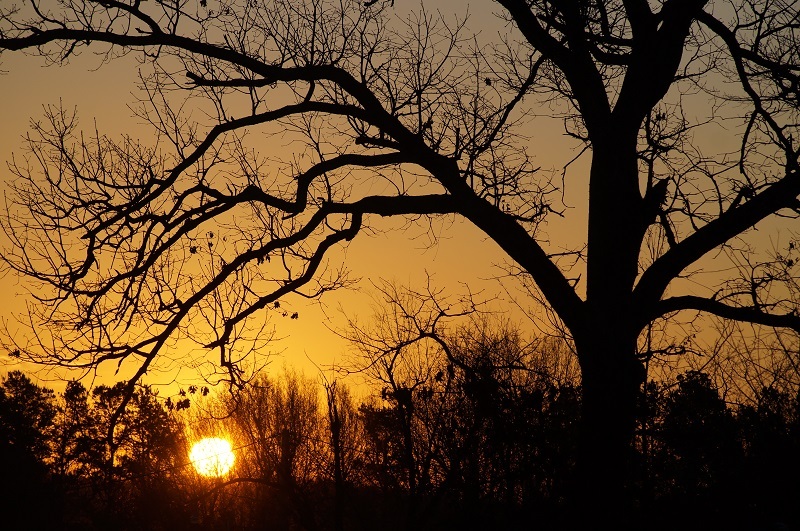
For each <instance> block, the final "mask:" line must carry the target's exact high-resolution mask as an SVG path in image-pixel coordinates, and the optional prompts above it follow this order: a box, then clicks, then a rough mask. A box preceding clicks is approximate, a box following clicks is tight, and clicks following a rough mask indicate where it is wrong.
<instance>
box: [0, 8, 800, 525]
mask: <svg viewBox="0 0 800 531" xmlns="http://www.w3.org/2000/svg"><path fill="white" fill-rule="evenodd" d="M391 4H392V3H390V2H383V1H380V2H364V3H362V2H356V1H353V0H342V1H341V2H336V1H332V0H309V1H307V2H289V1H287V0H278V1H257V2H253V1H252V0H220V1H212V2H209V1H207V0H197V1H195V0H154V1H150V2H142V1H141V0H65V1H63V2H59V3H58V7H52V6H51V5H50V4H48V3H46V2H39V1H37V0H31V1H29V2H24V3H23V2H20V3H19V4H14V5H12V6H11V7H8V6H5V7H3V8H2V11H1V12H0V49H3V50H27V51H29V52H33V53H38V54H42V55H44V56H46V57H47V58H48V59H50V60H52V61H54V62H63V61H66V60H68V59H69V58H70V56H71V55H73V54H74V53H76V52H78V51H79V50H80V49H82V48H84V47H87V46H88V47H92V49H94V50H98V51H100V52H105V54H106V55H105V59H107V60H109V61H111V60H114V59H115V57H117V56H118V55H120V54H129V53H134V52H138V53H140V55H139V57H140V58H141V60H142V65H143V70H142V71H143V74H142V83H141V85H142V86H141V90H140V94H141V102H140V103H141V105H140V106H139V107H137V109H138V112H139V114H140V116H142V117H143V118H145V119H146V120H148V121H149V122H150V123H151V124H153V126H154V127H155V131H156V133H157V138H156V140H155V143H154V145H153V146H144V145H141V144H140V143H138V142H137V141H136V140H134V139H131V138H124V139H122V140H119V141H114V140H112V139H110V138H108V137H105V136H103V135H100V134H99V133H98V134H93V135H88V136H82V135H80V134H78V132H77V128H76V127H77V125H76V122H75V120H74V117H73V116H72V115H71V114H70V113H68V112H64V111H63V110H61V109H53V110H52V111H51V112H50V114H49V115H48V120H46V121H45V122H44V123H43V124H42V125H35V126H34V131H32V133H31V135H30V141H29V144H28V149H29V151H28V154H27V156H25V157H22V158H20V159H17V160H16V161H14V162H12V164H11V169H12V173H13V174H14V175H15V179H14V180H13V182H12V185H11V187H12V191H11V194H10V196H9V197H10V202H11V204H10V206H9V209H8V215H7V216H6V220H5V223H4V227H5V230H6V233H7V234H8V236H9V237H10V238H11V240H12V242H13V243H14V244H15V246H14V248H13V249H11V250H8V251H6V252H4V259H5V262H6V264H7V266H8V267H10V268H12V269H13V270H15V271H17V272H19V273H22V274H24V275H27V276H29V277H32V278H33V279H35V280H38V281H39V282H40V283H41V284H42V285H43V286H44V287H46V288H49V291H41V292H38V293H42V294H43V295H41V302H42V303H43V304H42V305H41V306H38V307H36V308H33V309H32V310H31V311H32V315H31V319H32V321H33V323H34V324H35V326H36V327H37V328H36V330H37V332H38V333H39V334H40V335H39V336H38V341H34V342H33V344H32V345H30V346H29V347H27V348H20V349H19V351H18V353H19V354H20V355H26V356H31V357H33V358H34V359H38V360H39V361H44V362H54V361H55V362H57V363H69V364H76V365H81V366H93V365H96V364H97V363H100V362H103V361H105V360H115V361H120V360H123V359H128V358H135V359H137V360H139V362H140V369H139V370H138V372H137V374H136V378H138V377H140V376H141V375H142V374H144V373H145V372H146V371H147V370H148V368H149V367H150V366H151V365H152V364H153V363H154V361H155V360H156V359H157V358H159V357H160V356H163V355H164V350H165V346H166V345H168V343H169V341H171V340H174V339H175V338H176V337H179V336H181V335H192V336H193V337H195V338H197V339H198V340H200V342H201V344H202V345H205V346H207V347H208V348H214V349H218V350H219V352H220V364H221V366H223V367H226V368H228V370H230V371H235V366H236V363H235V362H236V360H237V357H238V356H240V355H241V354H242V352H240V351H237V350H235V348H234V347H233V345H235V344H236V343H235V342H233V340H234V339H236V338H237V337H239V336H241V335H243V334H244V335H246V334H247V332H248V330H250V331H251V332H252V331H253V330H252V329H250V327H253V326H255V327H256V331H257V330H258V328H259V327H260V326H261V323H263V317H259V316H263V314H264V313H265V312H267V313H268V312H270V311H276V310H277V311H279V312H284V311H287V310H286V309H285V308H284V307H279V304H280V301H281V297H284V296H285V295H287V294H289V293H300V294H302V295H304V296H307V297H317V296H319V295H321V294H322V293H324V292H326V291H328V290H330V289H333V288H336V287H338V286H342V285H344V284H346V283H347V282H348V278H347V276H346V275H345V274H344V272H343V270H342V269H341V268H340V267H339V266H338V265H336V264H328V263H327V261H326V252H327V251H328V250H329V249H331V248H333V247H334V246H338V245H341V244H345V243H346V242H347V241H349V240H351V239H352V238H354V237H355V236H357V235H358V234H359V233H360V232H363V231H364V230H365V229H367V228H369V225H368V224H369V220H370V216H373V215H377V216H407V217H408V219H410V220H411V221H412V222H419V221H425V220H427V219H430V218H433V217H436V216H441V215H454V214H455V215H459V216H461V217H463V218H465V219H466V220H468V221H469V222H471V223H473V224H474V225H475V226H476V227H478V228H479V229H480V230H481V231H483V233H484V234H485V235H486V236H487V237H488V238H490V239H492V240H494V241H495V242H496V243H497V244H498V246H499V247H500V248H501V249H502V250H503V251H504V252H505V253H506V255H507V257H508V260H509V261H510V262H511V263H512V264H513V265H514V267H516V268H518V269H519V270H520V271H521V272H523V273H524V274H525V275H527V276H529V277H530V278H531V279H532V280H533V282H534V283H535V285H536V288H537V289H538V290H539V292H540V293H541V296H542V299H543V300H544V301H546V303H547V304H548V305H549V307H550V308H551V309H552V311H553V313H554V315H557V317H558V319H559V320H560V321H561V322H562V323H563V326H564V328H565V330H567V331H568V332H569V334H570V335H571V337H572V339H573V340H574V344H575V348H576V352H577V356H578V358H579V361H580V366H581V375H582V393H583V440H584V444H583V445H582V447H581V448H582V449H581V451H580V455H579V458H580V463H581V466H582V471H583V475H582V477H583V488H582V498H583V501H584V502H585V503H586V507H585V509H586V510H585V511H583V512H582V514H585V515H586V518H589V519H592V520H593V521H595V520H596V519H603V518H617V517H619V511H620V507H621V506H620V503H619V500H620V499H622V485H623V481H624V471H625V468H626V460H627V457H628V454H629V449H630V443H631V439H632V436H633V432H634V427H635V418H634V416H635V402H636V396H637V394H638V393H639V389H640V386H641V384H642V382H643V379H644V370H643V365H642V360H641V359H640V355H639V349H638V341H639V339H640V334H641V333H642V331H643V330H645V329H646V328H647V327H648V325H649V324H650V323H651V322H653V321H656V320H659V319H661V318H663V317H672V316H674V315H676V314H679V313H681V312H702V313H706V314H712V315H716V316H719V317H722V318H724V319H729V320H734V321H744V322H752V323H756V324H759V325H765V326H768V327H778V328H786V329H790V330H794V331H795V332H798V331H800V317H798V315H797V300H798V299H797V292H796V290H795V288H796V284H795V282H793V281H792V279H796V278H798V276H799V275H798V271H797V265H796V262H794V261H792V262H791V263H790V262H789V261H783V262H782V263H783V265H782V266H781V267H782V269H781V270H780V272H781V274H775V272H774V271H773V272H768V271H767V270H766V269H764V268H762V267H760V266H758V264H757V262H761V261H762V260H761V259H760V258H759V257H760V256H765V251H763V250H762V251H761V253H762V254H758V251H759V249H758V248H757V244H758V243H759V240H763V238H752V237H751V235H752V233H753V230H752V229H753V227H754V226H756V225H758V226H759V227H762V226H763V227H764V228H767V227H770V228H771V227H775V226H776V224H778V222H783V223H784V225H788V226H789V227H791V226H792V224H796V216H797V214H798V211H799V210H800V204H799V203H798V193H800V175H798V149H797V147H796V145H795V144H796V140H795V139H796V138H797V135H798V131H797V127H798V87H799V86H800V57H798V54H800V52H798V50H800V46H799V45H798V44H799V43H798V35H797V24H796V20H797V17H798V6H797V4H796V3H795V2H791V1H786V0H778V1H775V2H766V1H761V0H757V1H752V2H744V1H740V0H728V1H725V2H715V3H713V4H712V3H710V2H707V1H706V0H662V1H659V2H648V1H646V0H558V1H556V0H498V2H497V6H498V7H499V8H500V16H501V17H502V18H503V19H505V20H506V21H507V22H508V28H509V32H508V34H507V35H506V36H505V37H502V36H501V37H500V38H498V40H497V41H496V42H495V43H493V44H492V43H489V44H487V43H485V42H481V41H480V40H478V39H470V38H467V37H468V36H467V35H466V32H465V31H464V28H463V21H461V20H457V21H456V22H454V23H452V24H449V25H448V24H445V23H443V22H442V20H441V19H440V18H439V17H437V16H433V15H432V14H431V13H430V12H428V11H426V10H425V9H424V7H423V8H422V9H421V10H420V11H419V12H418V13H416V14H415V15H412V16H410V17H408V18H405V19H401V20H396V19H393V18H392V8H391V7H390V6H391ZM193 108H194V110H196V111H197V112H195V113H194V114H191V113H189V111H190V110H192V109H193ZM543 109H544V112H543ZM698 109H699V110H698ZM541 115H547V116H550V117H552V116H555V117H558V118H561V119H562V120H563V122H564V126H565V131H566V133H567V134H568V135H570V136H571V137H572V138H573V139H574V140H575V141H576V143H578V144H579V145H582V146H583V147H584V150H585V152H586V153H587V156H589V157H590V158H591V167H590V170H589V175H588V181H587V182H588V217H587V219H588V223H587V225H586V239H585V242H584V245H585V247H579V248H576V249H567V250H566V251H565V250H564V249H562V248H561V247H558V246H553V245H550V244H549V243H548V239H547V235H546V234H545V233H543V232H542V231H541V230H540V229H541V224H542V222H543V221H544V220H545V219H547V218H548V214H551V213H554V212H555V213H558V214H561V215H564V216H569V215H571V214H572V211H568V210H565V211H562V209H560V208H559V207H558V206H557V203H558V200H557V197H558V195H557V193H558V192H562V191H563V186H562V185H561V179H559V176H558V175H553V174H549V173H547V172H542V171H539V172H537V171H535V168H534V167H533V166H532V164H531V162H530V159H529V157H528V154H527V151H526V147H530V148H535V147H536V146H535V145H531V146H526V142H525V139H524V137H523V136H521V132H520V129H519V128H515V125H516V124H518V123H522V122H523V121H528V122H531V121H534V122H535V120H536V118H537V116H541ZM197 116H202V117H203V118H202V119H201V118H196V117H197ZM523 117H527V120H523V119H522V118H523ZM719 124H726V125H727V126H728V128H729V129H730V128H735V130H736V134H735V135H734V136H733V140H734V141H735V142H736V145H732V144H731V145H726V144H725V142H722V141H717V140H718V139H716V138H713V134H714V133H719V131H721V130H722V128H718V127H717V126H718V125H719ZM250 131H264V132H267V133H269V134H272V135H276V134H282V135H284V136H282V137H281V138H283V139H284V141H285V143H287V144H289V145H290V146H291V148H292V149H290V150H289V151H290V153H289V154H285V153H284V154H283V155H284V156H283V157H282V158H281V159H280V160H272V159H270V158H268V157H267V156H266V155H264V154H261V153H259V152H258V151H256V150H254V149H253V147H252V146H253V144H252V143H248V138H247V136H246V133H247V132H250ZM273 138H276V137H273ZM378 185H380V186H378ZM379 191H381V192H379ZM581 219H583V218H581ZM768 219H770V220H773V219H774V220H775V223H766V222H767V220H768ZM226 238H227V239H226ZM788 248H789V249H795V248H796V244H795V243H794V242H792V243H790V244H788ZM584 251H585V252H584ZM776 254H777V253H776ZM780 254H781V255H782V256H785V255H786V253H783V252H781V253H780ZM565 257H571V258H574V259H576V260H575V262H574V267H573V266H572V264H573V262H568V261H566V260H565ZM193 260H194V261H195V262H197V264H196V265H195V266H193V267H189V264H190V263H191V262H192V261H193ZM763 261H764V262H769V261H770V260H769V259H768V258H766V257H765V259H764V260H763ZM708 263H714V269H715V271H719V272H720V273H719V274H718V275H717V276H716V277H714V278H711V279H709V277H703V276H702V275H701V276H699V277H697V276H696V275H697V274H698V272H699V271H701V270H702V268H703V266H704V265H707V264H708ZM198 271H200V272H199V273H198ZM689 276H694V277H695V278H699V279H700V280H698V283H699V285H700V286H701V287H697V286H698V284H691V283H686V282H684V281H683V279H684V278H686V277H689ZM703 286H705V287H703ZM202 315H205V316H207V317H208V321H209V323H208V325H209V326H208V327H206V328H205V329H202V330H199V329H198V330H195V329H194V328H192V326H196V325H195V324H194V323H196V322H197V319H196V318H197V317H199V316H202ZM287 316H289V317H291V316H292V312H290V311H289V312H288V313H287ZM259 319H261V320H260V321H259ZM190 323H192V324H190ZM54 345H55V348H53V346H54ZM42 347H47V348H44V349H43V348H42ZM131 385H133V384H132V383H131ZM598 525H599V524H598Z"/></svg>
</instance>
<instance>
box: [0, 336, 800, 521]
mask: <svg viewBox="0 0 800 531" xmlns="http://www.w3.org/2000/svg"><path fill="white" fill-rule="evenodd" d="M446 343H447V344H448V345H450V346H451V347H452V349H453V351H454V354H453V355H454V356H455V359H458V360H460V361H462V362H463V363H462V364H458V365H453V364H450V362H449V361H448V360H447V357H445V356H440V357H438V358H435V357H433V356H430V357H427V358H425V359H424V360H421V359H417V360H416V363H415V364H416V365H417V366H426V368H427V369H428V371H427V374H428V376H427V377H426V378H421V377H420V376H421V374H422V373H418V374H417V376H418V377H419V378H418V379H417V380H416V381H415V384H416V385H413V388H410V387H408V384H409V383H410V381H409V380H407V379H406V380H403V379H402V378H401V377H400V375H401V373H402V372H403V369H402V368H401V367H396V368H395V372H393V373H392V376H395V377H397V380H396V381H397V382H398V384H397V385H396V386H395V387H392V386H391V385H389V384H386V382H383V381H381V380H380V379H379V378H374V379H371V386H370V387H371V389H373V390H374V394H371V395H369V396H367V397H366V398H364V399H363V400H362V401H360V402H359V401H358V400H356V399H355V398H354V396H353V395H352V394H351V392H350V390H349V389H348V388H347V387H346V386H344V385H343V384H342V382H336V383H331V382H327V383H323V384H321V383H320V382H319V380H318V379H316V380H311V379H308V378H307V377H304V376H302V375H299V374H298V373H295V372H292V371H285V372H284V373H283V374H279V375H276V376H267V375H266V374H261V375H258V376H257V378H256V379H255V380H254V381H252V382H251V384H250V385H248V386H246V387H244V388H242V389H241V390H239V391H236V392H233V393H230V392H227V391H222V392H221V393H219V394H208V395H207V396H205V397H203V391H202V389H200V388H193V389H186V390H185V391H182V392H181V394H180V395H179V396H185V397H187V398H186V400H187V401H191V405H190V406H188V407H186V406H181V407H178V406H176V404H175V401H172V400H166V399H163V398H161V397H159V396H158V393H157V392H155V391H153V390H152V388H150V387H147V386H139V387H137V388H136V391H135V392H134V395H133V397H132V399H131V400H130V401H129V402H128V403H127V404H126V405H125V407H124V412H123V413H122V415H121V416H120V417H119V418H118V419H116V420H112V418H111V412H112V411H113V410H114V409H115V408H116V406H117V405H118V404H120V402H121V400H122V395H123V394H124V392H125V386H126V384H125V382H120V383H119V384H117V385H113V386H110V387H109V386H98V387H96V388H94V389H87V388H86V387H84V386H83V385H82V384H81V383H79V382H76V381H72V382H69V383H68V385H67V387H66V389H65V391H64V392H63V393H59V394H57V393H54V392H53V391H52V390H51V389H48V388H46V387H42V386H39V385H36V384H34V383H33V382H32V381H31V379H30V378H29V377H28V376H26V375H25V374H23V373H21V372H19V371H14V372H10V373H8V374H7V375H6V376H5V377H3V378H2V380H0V426H2V428H3V429H2V431H0V433H1V434H2V438H1V439H0V462H2V464H3V467H4V471H5V472H6V473H5V478H6V480H5V481H4V482H3V489H4V491H3V496H2V497H0V500H2V508H3V515H4V523H5V524H9V525H11V526H12V527H13V528H20V529H22V528H41V529H44V528H58V529H81V530H89V529H111V528H113V529H120V530H124V529H175V530H177V531H179V530H182V529H241V530H248V529H264V528H267V529H305V530H326V529H332V530H340V529H356V530H359V529H360V530H370V529H387V530H393V529H397V530H401V529H409V528H411V529H421V530H424V529H453V530H455V529H487V528H491V529H507V530H517V529H519V530H522V529H530V528H545V529H548V528H554V529H555V528H564V527H565V526H566V525H568V523H569V522H570V519H569V506H568V505H565V500H568V499H569V497H570V490H571V489H573V488H574V484H573V480H574V478H575V474H576V460H575V456H576V454H575V448H576V445H577V444H578V435H579V428H578V421H579V417H580V400H581V393H580V389H579V386H578V385H577V382H576V379H575V375H576V373H575V372H574V371H572V372H571V371H570V370H568V369H566V370H565V365H569V359H570V358H569V356H570V354H569V352H568V350H567V349H566V348H565V346H564V345H563V344H560V343H559V342H557V341H554V340H546V341H541V342H537V343H530V342H525V341H523V340H522V337H521V335H520V333H519V331H517V330H515V329H513V328H511V327H508V326H500V325H498V324H497V323H494V324H491V325H490V324H489V323H486V322H483V323H482V324H481V323H479V322H474V321H473V323H472V324H470V325H468V326H463V327H460V328H459V329H458V330H457V331H454V333H453V334H451V335H449V336H448V338H447V340H446ZM419 354H420V352H417V355H419ZM410 357H412V356H409V358H410ZM543 359H544V360H548V361H547V363H542V362H541V360H543ZM523 363H525V365H523ZM471 367H480V368H481V371H480V372H479V373H476V372H475V371H472V370H470V368H471ZM529 367H536V370H535V371H534V370H530V369H529ZM400 382H402V383H400ZM799 406H800V404H798V397H797V395H796V394H794V395H792V394H790V393H789V392H787V391H785V390H781V389H779V388H778V387H763V388H761V389H760V390H759V391H758V392H757V393H755V394H754V395H752V396H750V397H749V398H744V397H743V400H742V401H741V402H740V403H738V404H733V403H731V404H728V403H726V401H725V400H724V399H723V397H722V395H721V391H720V388H719V387H718V385H717V384H716V383H715V382H714V380H713V379H712V377H711V376H710V375H709V374H708V373H705V372H701V371H697V370H690V371H687V372H681V373H677V374H676V376H675V377H674V378H672V379H670V380H668V381H663V382H659V383H656V382H649V383H648V384H647V386H646V388H645V389H644V393H643V394H642V395H641V397H640V401H639V404H638V417H637V419H638V421H637V427H636V432H635V437H634V441H635V442H634V450H633V456H634V458H633V459H632V466H631V469H630V473H629V475H628V476H627V482H626V488H627V489H629V490H630V491H631V492H632V494H633V496H634V497H635V499H636V500H637V501H638V505H637V506H636V507H635V508H632V509H631V511H632V514H633V515H634V516H635V517H636V518H642V519H644V520H646V524H645V525H646V527H647V528H648V529H664V530H667V529H676V528H681V529H701V528H719V527H721V526H722V527H728V526H732V527H734V528H737V529H744V528H747V529H769V528H772V526H796V525H797V524H798V523H799V522H798V520H797V514H796V510H795V506H796V499H797V496H798V495H800V487H799V486H798V485H797V481H796V478H797V473H798V472H800V458H798V456H799V455H800V424H799V422H800V420H799V419H800V409H798V407H799ZM112 422H113V423H114V425H115V432H116V436H115V438H114V441H115V443H114V445H113V446H110V445H109V444H108V438H107V436H106V433H107V431H108V427H109V423H112ZM205 437H224V439H225V440H227V441H230V444H231V446H232V447H233V448H234V451H235V454H236V464H235V465H234V469H233V470H232V471H231V472H230V473H228V474H226V475H225V476H224V477H221V478H218V479H212V478H208V477H205V476H203V475H201V474H199V473H198V472H197V471H196V470H195V468H194V467H193V466H192V464H191V463H190V461H189V459H190V457H189V456H190V449H191V448H192V444H193V443H194V442H196V441H198V440H201V439H203V438H205ZM32 505H33V506H32ZM776 528H777V527H776Z"/></svg>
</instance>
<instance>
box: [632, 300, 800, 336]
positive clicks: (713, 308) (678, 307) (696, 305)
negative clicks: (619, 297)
mask: <svg viewBox="0 0 800 531" xmlns="http://www.w3.org/2000/svg"><path fill="white" fill-rule="evenodd" d="M654 309H655V311H654V313H653V314H651V315H649V316H648V317H649V318H650V319H651V320H653V319H657V318H659V317H663V316H664V315H666V314H669V313H673V312H679V311H685V310H696V311H700V312H704V313H709V314H712V315H716V316H718V317H722V318H724V319H731V320H733V321H741V322H745V323H756V324H760V325H764V326H771V327H775V328H790V329H792V330H794V331H795V332H797V333H798V334H800V315H798V313H797V312H796V311H793V312H791V313H783V314H774V313H767V312H764V311H762V310H761V309H759V308H755V307H743V306H731V305H729V304H725V303H723V302H721V301H718V300H714V299H709V298H705V297H697V296H694V295H683V296H676V297H668V298H666V299H664V300H662V301H660V302H659V303H658V304H656V305H655V308H654Z"/></svg>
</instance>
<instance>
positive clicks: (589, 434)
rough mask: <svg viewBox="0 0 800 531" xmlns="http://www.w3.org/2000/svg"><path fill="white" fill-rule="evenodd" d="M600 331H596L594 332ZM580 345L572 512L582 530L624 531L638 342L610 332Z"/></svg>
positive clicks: (639, 378)
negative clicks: (577, 439) (573, 506)
mask: <svg viewBox="0 0 800 531" xmlns="http://www.w3.org/2000/svg"><path fill="white" fill-rule="evenodd" d="M598 328H599V327H598ZM593 335H594V336H595V339H594V340H592V341H590V342H587V343H579V344H578V354H579V357H580V360H581V375H582V406H581V407H582V410H581V426H580V428H581V429H580V439H579V441H578V456H577V459H578V460H577V467H578V470H577V485H576V493H575V494H576V502H577V504H578V507H577V509H578V510H577V511H576V512H575V514H576V516H577V518H578V520H579V521H578V522H576V524H577V526H578V527H579V528H580V529H584V530H585V529H625V528H627V527H628V526H629V525H630V517H631V510H632V508H633V507H632V505H631V504H630V499H629V497H628V495H627V493H626V489H625V486H626V480H627V479H628V477H629V472H630V463H631V456H632V452H633V450H632V443H633V437H634V434H635V429H636V403H637V399H638V395H639V393H640V390H641V385H642V383H643V382H644V377H645V375H644V369H643V367H642V365H641V363H640V362H639V361H638V360H637V359H636V357H635V352H636V350H635V347H636V337H635V336H633V337H630V336H631V334H629V335H628V337H625V336H626V334H624V333H620V334H618V335H617V334H614V333H613V330H610V329H608V328H606V329H604V330H598V331H597V333H596V334H593Z"/></svg>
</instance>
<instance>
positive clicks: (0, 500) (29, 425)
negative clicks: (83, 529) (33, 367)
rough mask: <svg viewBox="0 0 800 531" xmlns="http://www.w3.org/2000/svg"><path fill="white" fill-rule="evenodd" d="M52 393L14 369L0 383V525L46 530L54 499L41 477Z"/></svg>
mask: <svg viewBox="0 0 800 531" xmlns="http://www.w3.org/2000/svg"><path fill="white" fill-rule="evenodd" d="M56 412H57V409H56V402H55V393H54V392H53V391H52V389H47V388H45V387H40V386H38V385H36V384H35V383H33V382H32V381H31V379H30V378H28V377H27V376H26V375H25V374H23V373H22V372H20V371H11V372H9V373H8V374H7V375H5V376H4V377H3V378H2V379H0V469H2V470H3V481H2V485H0V509H2V512H3V517H2V518H3V522H4V525H8V526H10V527H16V528H20V529H22V528H27V527H28V526H31V527H41V528H46V527H51V526H52V525H53V523H54V521H57V520H56V518H58V516H59V512H60V510H61V507H60V501H61V500H60V496H59V495H58V493H57V492H56V489H55V486H54V485H53V484H52V482H51V481H50V480H49V478H48V475H47V465H48V461H49V459H50V435H51V433H52V430H53V428H54V421H55V418H56Z"/></svg>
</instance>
